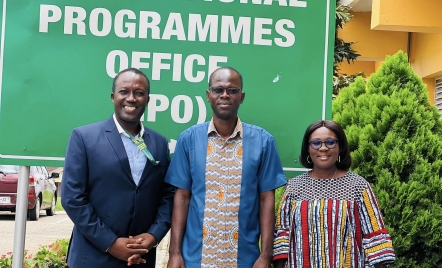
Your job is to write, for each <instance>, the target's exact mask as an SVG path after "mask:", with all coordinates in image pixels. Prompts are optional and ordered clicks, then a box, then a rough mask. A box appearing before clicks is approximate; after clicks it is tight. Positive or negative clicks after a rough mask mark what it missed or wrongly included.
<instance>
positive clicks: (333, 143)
mask: <svg viewBox="0 0 442 268" xmlns="http://www.w3.org/2000/svg"><path fill="white" fill-rule="evenodd" d="M309 143H310V146H311V147H312V148H313V149H314V150H319V149H321V147H322V144H324V145H325V147H327V148H328V149H333V148H335V147H336V144H338V140H334V139H328V140H325V141H320V140H312V141H309Z"/></svg>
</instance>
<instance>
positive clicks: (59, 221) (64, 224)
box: [0, 211, 73, 254]
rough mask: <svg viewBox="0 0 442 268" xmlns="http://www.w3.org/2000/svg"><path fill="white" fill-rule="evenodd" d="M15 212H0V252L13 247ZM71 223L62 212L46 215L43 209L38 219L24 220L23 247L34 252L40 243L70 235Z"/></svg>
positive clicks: (5, 251)
mask: <svg viewBox="0 0 442 268" xmlns="http://www.w3.org/2000/svg"><path fill="white" fill-rule="evenodd" d="M14 220H15V214H14V213H10V212H0V241H1V243H0V254H5V253H7V252H12V249H13V248H14V227H15V221H14ZM72 227H73V224H72V222H71V220H70V219H69V217H68V216H67V215H66V213H64V212H57V214H56V215H55V216H51V217H49V216H46V214H45V212H44V211H43V212H42V213H41V214H40V219H39V220H38V221H27V222H26V238H25V249H27V250H28V252H29V253H31V254H35V253H36V252H37V251H38V249H39V247H40V246H41V245H50V244H52V243H53V242H55V241H56V240H57V239H61V238H69V237H71V232H72Z"/></svg>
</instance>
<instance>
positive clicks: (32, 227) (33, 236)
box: [0, 211, 169, 267]
mask: <svg viewBox="0 0 442 268" xmlns="http://www.w3.org/2000/svg"><path fill="white" fill-rule="evenodd" d="M14 220H15V214H13V213H10V212H1V211H0V256H1V255H3V254H6V253H7V252H12V250H13V248H14V226H15V222H14ZM72 227H73V223H72V221H71V220H70V219H69V217H68V216H67V215H66V213H65V212H64V211H62V212H59V211H57V213H56V215H55V216H51V217H49V216H46V214H45V212H44V211H43V212H42V213H41V214H40V219H39V220H38V221H27V222H26V238H25V249H26V250H28V255H29V254H32V255H34V254H35V253H36V252H37V251H38V249H39V247H40V246H41V245H50V244H52V243H53V242H54V241H56V240H57V239H61V238H70V237H71V232H72ZM168 247H169V237H168V236H166V237H165V238H164V239H163V241H162V242H161V243H160V245H158V249H157V265H156V267H166V266H165V265H166V264H167V258H168Z"/></svg>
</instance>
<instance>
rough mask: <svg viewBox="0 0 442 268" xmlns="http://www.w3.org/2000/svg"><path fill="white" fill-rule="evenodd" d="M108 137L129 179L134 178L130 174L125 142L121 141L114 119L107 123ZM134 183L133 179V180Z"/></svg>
mask: <svg viewBox="0 0 442 268" xmlns="http://www.w3.org/2000/svg"><path fill="white" fill-rule="evenodd" d="M106 136H107V139H108V140H109V142H110V144H111V146H112V148H113V149H114V151H115V154H116V155H117V156H118V158H119V159H120V163H121V165H122V166H123V168H124V170H125V171H126V173H127V175H128V176H129V178H132V173H131V172H130V165H129V159H128V158H127V154H126V149H125V148H124V145H123V142H122V141H121V136H120V133H118V129H117V126H116V125H115V122H114V118H113V117H111V118H110V119H109V120H107V122H106ZM132 182H133V179H132Z"/></svg>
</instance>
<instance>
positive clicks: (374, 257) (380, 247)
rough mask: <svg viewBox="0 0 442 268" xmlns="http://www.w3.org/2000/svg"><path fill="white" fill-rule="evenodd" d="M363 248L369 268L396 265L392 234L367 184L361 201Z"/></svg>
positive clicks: (360, 214) (360, 215)
mask: <svg viewBox="0 0 442 268" xmlns="http://www.w3.org/2000/svg"><path fill="white" fill-rule="evenodd" d="M359 207H360V209H359V217H360V219H361V228H362V233H363V234H362V235H363V236H362V246H363V249H364V253H365V258H366V262H368V265H369V267H374V265H375V264H380V263H382V264H390V263H394V261H395V259H396V257H395V253H394V249H393V244H392V240H391V237H390V234H389V233H388V231H387V229H386V228H385V226H384V221H383V219H382V215H381V211H380V209H379V206H378V202H377V200H376V197H375V195H374V193H373V191H372V189H371V187H370V185H369V184H368V183H367V186H366V187H365V188H364V189H363V190H362V195H361V198H360V199H359Z"/></svg>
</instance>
